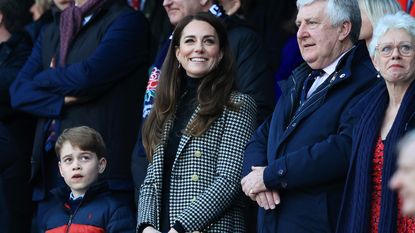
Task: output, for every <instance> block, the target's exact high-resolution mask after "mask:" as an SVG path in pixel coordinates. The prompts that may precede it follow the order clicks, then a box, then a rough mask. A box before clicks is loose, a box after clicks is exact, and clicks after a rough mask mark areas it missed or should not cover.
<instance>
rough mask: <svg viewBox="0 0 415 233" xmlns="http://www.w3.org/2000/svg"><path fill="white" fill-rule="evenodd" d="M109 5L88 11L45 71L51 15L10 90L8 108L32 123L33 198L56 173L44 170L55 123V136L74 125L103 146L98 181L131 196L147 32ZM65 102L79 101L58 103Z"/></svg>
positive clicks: (117, 5)
mask: <svg viewBox="0 0 415 233" xmlns="http://www.w3.org/2000/svg"><path fill="white" fill-rule="evenodd" d="M110 2H111V5H109V6H105V7H102V8H100V9H99V10H98V11H97V12H94V13H93V14H92V18H91V19H90V20H89V21H88V23H87V24H85V25H84V26H83V27H82V28H81V30H80V31H79V33H78V34H77V35H76V37H75V38H74V40H73V42H72V44H71V46H70V50H69V52H68V55H67V65H66V66H65V67H62V66H60V65H57V67H56V68H53V69H52V68H50V64H51V60H52V58H53V57H56V58H58V57H59V56H58V54H57V52H58V51H59V21H58V19H59V15H57V16H55V21H54V22H53V23H51V24H48V25H46V26H45V27H44V30H43V31H42V32H41V34H40V35H39V38H38V40H37V42H36V44H35V47H34V49H33V51H32V54H31V55H30V57H29V59H28V61H27V62H26V64H25V65H24V67H23V68H22V70H21V71H20V73H19V75H18V77H17V79H16V80H15V82H14V83H13V84H12V86H11V88H10V94H11V104H12V106H13V107H15V108H17V109H20V110H22V111H26V112H29V113H32V114H34V115H36V116H38V117H39V121H38V124H37V128H36V133H35V141H34V149H33V153H32V178H33V180H34V182H35V188H36V189H35V191H36V193H37V194H36V193H35V195H34V199H36V200H41V199H43V198H44V196H45V194H46V193H47V189H49V188H50V187H46V184H47V180H46V179H47V178H48V177H53V176H55V175H57V174H51V171H49V170H47V169H46V170H45V165H44V164H45V159H46V158H45V150H44V142H45V140H46V137H47V131H46V129H47V128H48V123H49V122H50V119H58V121H59V122H60V130H61V131H62V130H63V129H66V128H70V127H76V126H81V125H86V126H89V127H91V128H94V129H96V130H97V131H98V132H99V133H100V134H101V135H102V137H103V139H104V140H105V143H106V146H107V151H108V155H107V159H108V160H109V166H108V167H107V169H106V171H105V173H104V177H106V178H108V182H109V184H110V188H111V189H118V190H119V189H121V190H126V189H130V190H132V181H131V172H130V170H129V169H128V168H129V166H130V163H131V159H130V156H131V152H132V149H133V146H134V143H135V139H136V132H137V131H138V127H139V125H141V122H140V121H141V117H140V116H141V109H142V107H141V106H140V103H142V98H143V95H144V90H145V85H146V83H147V69H148V64H149V61H148V59H149V46H148V45H149V37H150V34H149V28H148V23H147V21H146V19H145V17H144V16H143V15H142V14H141V13H140V12H136V11H134V10H132V9H131V8H130V7H128V6H127V5H126V3H125V2H123V1H118V0H117V1H110ZM56 64H59V61H56ZM65 96H75V97H79V98H80V99H82V100H83V101H81V102H78V103H75V104H71V105H65V104H64V97H65ZM58 133H59V132H58Z"/></svg>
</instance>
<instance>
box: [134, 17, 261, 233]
mask: <svg viewBox="0 0 415 233" xmlns="http://www.w3.org/2000/svg"><path fill="white" fill-rule="evenodd" d="M234 69H235V66H234V62H233V57H232V55H231V52H230V48H229V44H228V40H227V34H226V30H225V28H224V27H223V25H222V24H221V23H220V21H219V20H218V19H217V18H215V17H214V16H212V15H211V14H209V13H204V12H202V13H197V14H196V15H194V16H187V17H185V18H183V20H182V21H180V23H179V24H178V25H177V26H176V29H175V30H174V33H173V38H172V42H171V45H170V46H169V51H168V53H167V57H166V60H165V62H164V64H163V68H162V72H161V76H160V83H159V85H158V87H157V93H158V94H157V96H156V99H155V104H154V108H153V110H152V111H151V113H150V116H149V117H148V119H147V120H146V121H145V124H144V127H143V143H144V146H145V148H146V152H147V155H148V157H149V160H150V164H149V167H148V171H147V176H146V179H145V181H144V184H143V185H142V187H141V191H140V200H139V211H138V232H167V231H168V232H183V233H184V232H194V231H198V232H228V233H231V232H232V233H233V232H245V228H244V219H243V214H242V211H241V198H240V197H242V193H241V192H240V185H239V179H240V178H239V177H240V173H241V168H242V161H243V151H244V148H245V145H246V142H247V141H248V140H249V137H250V136H251V133H252V132H253V130H254V126H255V111H256V106H255V102H254V100H253V99H252V98H251V97H249V96H248V95H244V94H240V93H238V92H235V89H234V78H235V76H234Z"/></svg>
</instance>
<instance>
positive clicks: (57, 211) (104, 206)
mask: <svg viewBox="0 0 415 233" xmlns="http://www.w3.org/2000/svg"><path fill="white" fill-rule="evenodd" d="M70 193H71V190H70V189H69V188H68V187H62V188H57V189H54V190H52V195H53V197H54V199H53V200H51V202H52V204H51V206H53V207H52V208H50V209H49V210H48V211H47V212H46V214H45V215H44V216H42V222H41V223H42V224H41V226H40V228H41V231H42V233H43V232H45V233H48V232H50V233H52V232H53V233H71V232H72V233H76V232H88V233H103V232H105V233H133V232H135V224H134V222H135V221H134V217H133V216H134V214H133V212H132V210H131V208H130V207H128V206H126V205H125V204H123V203H122V202H120V201H118V200H117V199H116V198H114V197H113V196H111V193H110V192H109V190H108V188H107V186H106V183H98V184H95V185H93V186H91V188H90V189H89V190H88V191H87V192H86V193H85V196H84V197H83V198H82V200H80V201H79V200H78V201H76V200H75V201H73V200H71V201H70V200H69V195H70ZM75 203H76V204H75ZM67 228H69V231H68V229H67Z"/></svg>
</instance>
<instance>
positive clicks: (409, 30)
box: [337, 12, 415, 233]
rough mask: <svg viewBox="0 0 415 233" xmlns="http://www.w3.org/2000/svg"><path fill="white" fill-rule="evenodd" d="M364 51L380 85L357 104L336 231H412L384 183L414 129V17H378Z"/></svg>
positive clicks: (413, 226) (414, 227)
mask: <svg viewBox="0 0 415 233" xmlns="http://www.w3.org/2000/svg"><path fill="white" fill-rule="evenodd" d="M369 53H370V55H371V57H372V60H373V64H374V66H375V68H376V70H377V71H378V77H379V78H381V77H382V81H381V82H379V83H378V84H376V86H374V88H373V89H372V90H371V91H370V92H369V93H368V95H367V96H366V97H365V98H363V100H362V101H361V102H360V103H359V104H358V105H357V109H362V108H363V109H365V110H364V111H363V114H362V116H361V118H360V121H359V123H358V124H357V125H356V127H355V131H354V135H353V148H352V158H351V164H350V170H349V174H348V178H347V181H346V187H345V193H344V197H343V205H342V208H341V211H340V218H339V223H338V229H337V232H338V233H346V232H348V233H365V232H375V233H378V232H379V233H380V232H381V233H395V232H399V233H403V232H414V231H415V221H414V219H413V218H408V217H403V216H402V214H401V211H400V208H401V198H400V197H398V196H397V194H396V193H395V192H393V191H392V190H390V189H389V188H388V183H389V181H390V179H391V176H392V175H393V173H394V171H395V168H396V160H397V158H396V144H397V141H398V140H399V139H400V138H401V137H402V136H403V135H404V133H405V132H407V131H408V130H410V129H411V128H414V127H415V82H413V80H414V79H415V19H414V18H413V17H411V16H410V15H408V14H406V13H403V12H398V13H396V14H394V15H387V16H385V17H383V18H381V19H380V20H379V21H378V24H377V26H376V28H375V30H374V33H373V38H372V41H371V42H370V45H369ZM356 112H359V111H356ZM351 114H353V112H352V113H351Z"/></svg>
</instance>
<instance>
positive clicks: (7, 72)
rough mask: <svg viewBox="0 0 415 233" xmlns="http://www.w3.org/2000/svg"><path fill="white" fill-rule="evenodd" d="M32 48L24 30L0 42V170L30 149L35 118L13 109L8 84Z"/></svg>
mask: <svg viewBox="0 0 415 233" xmlns="http://www.w3.org/2000/svg"><path fill="white" fill-rule="evenodd" d="M31 48H32V43H31V41H30V38H29V36H28V35H27V34H25V33H23V32H21V33H13V34H12V36H11V37H10V38H9V40H7V41H6V42H3V43H1V44H0V127H1V128H2V129H1V130H0V131H1V133H0V137H1V138H3V140H1V141H2V142H1V143H0V151H1V156H0V173H1V172H2V171H4V169H6V168H7V167H9V166H10V165H11V164H12V163H13V162H15V161H17V160H18V159H19V156H20V157H21V156H23V155H24V154H25V153H29V152H30V150H31V147H32V142H33V134H34V126H35V120H34V118H33V117H30V116H28V115H27V114H24V113H22V112H18V111H15V110H13V109H12V108H11V106H10V96H9V87H10V85H11V83H12V82H13V81H14V80H15V79H16V76H17V73H18V72H19V70H20V68H21V67H22V66H23V65H24V63H25V62H26V59H27V58H28V57H29V55H30V51H31ZM3 142H4V143H3ZM27 158H28V157H27V156H26V159H27ZM26 162H27V161H26Z"/></svg>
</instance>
